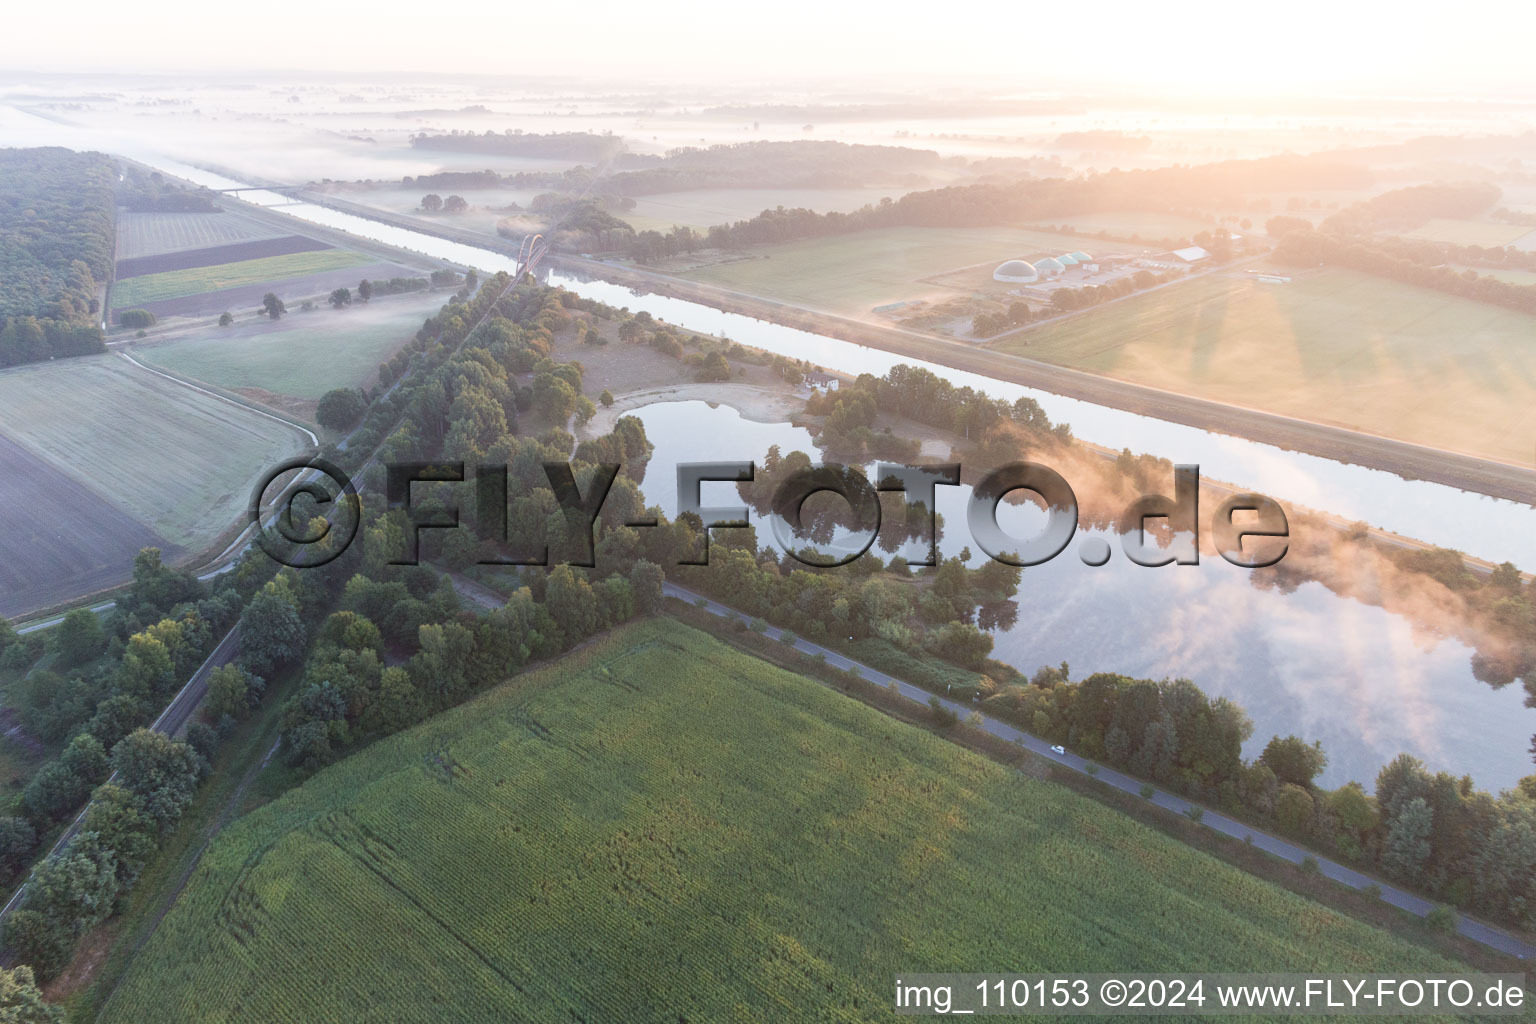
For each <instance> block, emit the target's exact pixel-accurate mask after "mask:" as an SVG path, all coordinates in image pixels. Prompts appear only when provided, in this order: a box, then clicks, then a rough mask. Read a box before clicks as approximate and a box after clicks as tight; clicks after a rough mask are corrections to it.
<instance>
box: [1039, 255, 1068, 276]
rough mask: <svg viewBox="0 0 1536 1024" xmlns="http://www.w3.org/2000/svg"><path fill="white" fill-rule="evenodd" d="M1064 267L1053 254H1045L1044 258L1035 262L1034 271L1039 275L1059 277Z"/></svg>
mask: <svg viewBox="0 0 1536 1024" xmlns="http://www.w3.org/2000/svg"><path fill="white" fill-rule="evenodd" d="M1066 269H1067V267H1066V264H1064V263H1062V262H1061V260H1058V259H1057V258H1056V257H1054V256H1047V257H1046V258H1045V259H1043V260H1037V261H1036V262H1035V273H1037V274H1039V275H1040V276H1041V277H1060V276H1061V272H1062V271H1064V270H1066Z"/></svg>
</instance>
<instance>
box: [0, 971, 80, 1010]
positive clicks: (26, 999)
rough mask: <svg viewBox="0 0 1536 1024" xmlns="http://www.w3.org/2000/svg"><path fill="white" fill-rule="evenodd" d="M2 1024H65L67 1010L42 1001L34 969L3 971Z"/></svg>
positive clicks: (0, 985) (0, 993)
mask: <svg viewBox="0 0 1536 1024" xmlns="http://www.w3.org/2000/svg"><path fill="white" fill-rule="evenodd" d="M0 1024H65V1017H64V1010H63V1008H61V1007H58V1006H52V1005H50V1004H48V1003H46V1002H44V1001H43V993H42V990H41V989H39V988H38V987H37V978H36V976H35V975H33V973H32V968H30V967H27V966H26V965H22V966H20V967H14V968H11V969H10V970H6V969H5V968H3V967H0Z"/></svg>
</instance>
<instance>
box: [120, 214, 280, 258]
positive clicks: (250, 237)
mask: <svg viewBox="0 0 1536 1024" xmlns="http://www.w3.org/2000/svg"><path fill="white" fill-rule="evenodd" d="M285 234H288V232H286V231H283V230H282V229H280V228H274V227H271V226H269V225H266V224H263V223H260V222H258V221H255V220H252V219H250V218H249V217H243V216H241V215H240V214H238V213H231V212H229V211H227V210H226V211H224V212H223V213H132V212H129V211H122V212H120V213H119V214H118V215H117V258H118V259H120V260H127V259H135V258H137V257H140V256H158V255H160V254H162V253H168V252H179V251H181V250H183V249H207V248H210V247H212V246H215V245H230V244H232V243H235V242H252V241H257V240H259V239H263V238H278V237H280V236H282V235H285Z"/></svg>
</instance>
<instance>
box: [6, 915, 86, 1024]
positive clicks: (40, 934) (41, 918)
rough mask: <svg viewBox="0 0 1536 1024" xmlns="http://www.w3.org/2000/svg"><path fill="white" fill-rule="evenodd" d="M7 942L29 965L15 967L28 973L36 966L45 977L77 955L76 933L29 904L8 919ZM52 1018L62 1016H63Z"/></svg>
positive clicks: (41, 976) (44, 1018)
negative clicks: (31, 907) (75, 951)
mask: <svg viewBox="0 0 1536 1024" xmlns="http://www.w3.org/2000/svg"><path fill="white" fill-rule="evenodd" d="M5 945H6V946H7V948H9V949H11V950H12V951H13V952H15V954H16V956H17V958H18V959H20V960H22V961H24V962H25V963H26V964H28V965H30V966H29V967H18V968H16V970H18V971H28V972H29V973H30V971H33V970H35V971H36V972H37V976H38V977H40V978H42V979H43V980H44V981H47V980H49V979H50V978H52V977H53V976H54V975H56V974H58V973H59V972H60V971H62V970H63V969H64V968H65V967H67V966H68V965H69V961H70V958H71V957H72V956H73V955H74V936H72V935H71V934H70V933H69V930H68V928H66V927H65V926H64V924H62V923H60V922H58V921H55V920H53V919H52V918H51V917H49V916H48V915H46V914H44V913H42V912H41V911H37V910H28V909H26V908H22V909H20V910H17V911H15V912H13V913H12V914H11V916H10V918H9V919H8V920H7V921H6V922H5ZM22 1019H23V1020H24V1019H26V1018H22ZM41 1019H42V1020H48V1019H49V1018H47V1017H43V1018H41ZM53 1019H55V1020H60V1019H62V1017H57V1018H53Z"/></svg>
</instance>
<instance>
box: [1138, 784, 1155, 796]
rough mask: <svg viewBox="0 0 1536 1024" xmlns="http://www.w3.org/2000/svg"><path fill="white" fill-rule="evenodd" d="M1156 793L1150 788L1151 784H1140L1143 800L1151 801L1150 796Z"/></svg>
mask: <svg viewBox="0 0 1536 1024" xmlns="http://www.w3.org/2000/svg"><path fill="white" fill-rule="evenodd" d="M1156 792H1157V790H1156V789H1154V788H1153V787H1152V783H1150V782H1143V783H1142V784H1141V798H1142V799H1143V800H1151V799H1152V794H1154V793H1156Z"/></svg>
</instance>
